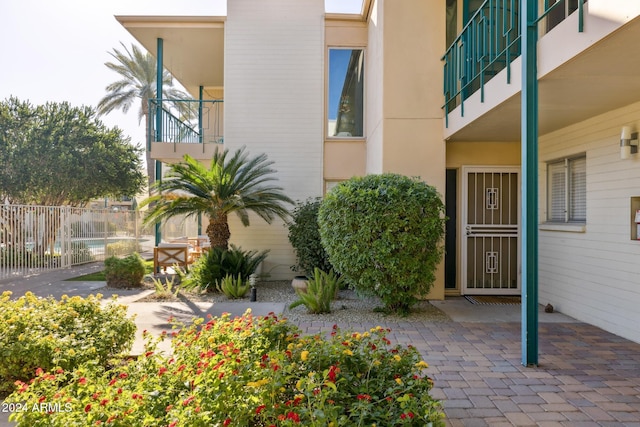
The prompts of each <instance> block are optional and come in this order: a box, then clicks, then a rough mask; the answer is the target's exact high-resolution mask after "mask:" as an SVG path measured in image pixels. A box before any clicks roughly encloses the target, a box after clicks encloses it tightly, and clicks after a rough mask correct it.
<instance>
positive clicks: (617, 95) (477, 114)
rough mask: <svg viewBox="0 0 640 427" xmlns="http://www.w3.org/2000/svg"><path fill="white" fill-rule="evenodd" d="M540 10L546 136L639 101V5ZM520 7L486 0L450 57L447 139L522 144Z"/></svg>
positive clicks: (595, 2)
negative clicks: (520, 142) (515, 142)
mask: <svg viewBox="0 0 640 427" xmlns="http://www.w3.org/2000/svg"><path fill="white" fill-rule="evenodd" d="M538 3H539V7H538V10H539V13H538V16H539V17H538V19H537V21H536V22H535V23H532V24H534V25H536V26H537V29H538V46H537V51H538V63H537V68H538V70H537V71H538V83H539V89H538V90H539V126H540V127H539V132H540V134H545V133H548V132H552V131H554V130H557V129H561V128H562V127H565V126H568V125H570V124H572V123H577V122H580V121H582V120H585V119H587V118H589V117H593V116H595V115H598V114H602V113H603V112H606V111H609V110H611V109H615V108H619V107H622V106H624V105H628V104H630V103H632V102H635V101H637V96H636V95H635V94H637V93H638V91H639V90H640V78H638V76H640V74H639V73H638V71H637V70H638V69H639V68H638V67H639V66H640V47H638V46H639V45H638V44H637V42H636V40H638V39H639V37H640V2H622V1H608V0H588V1H587V0H539V2H538ZM519 4H520V1H519V0H486V1H485V2H484V3H483V4H482V6H480V7H479V9H478V10H477V11H476V12H475V13H474V14H473V15H472V16H471V17H470V19H469V21H468V22H467V23H466V25H465V26H464V28H463V29H462V31H461V32H460V33H459V34H458V36H457V38H456V39H455V41H454V43H453V44H452V45H451V46H450V47H449V49H448V50H447V52H446V54H445V55H444V57H443V62H444V82H443V86H444V97H445V100H444V105H443V110H444V113H445V116H446V120H445V129H444V135H445V138H446V139H448V140H452V141H518V140H519V139H520V122H521V117H520V91H521V75H522V64H521V60H520V35H521V33H522V28H521V27H522V23H521V14H520V13H519Z"/></svg>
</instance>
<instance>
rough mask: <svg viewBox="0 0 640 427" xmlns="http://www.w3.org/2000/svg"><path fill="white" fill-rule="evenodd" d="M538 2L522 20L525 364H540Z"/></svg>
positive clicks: (525, 7)
mask: <svg viewBox="0 0 640 427" xmlns="http://www.w3.org/2000/svg"><path fill="white" fill-rule="evenodd" d="M537 8H538V2H537V1H534V0H521V3H520V11H521V14H520V15H521V17H522V21H521V24H522V28H523V30H522V39H521V43H522V125H521V126H522V142H521V146H522V148H521V153H522V154H521V155H522V232H521V234H522V238H521V249H522V250H521V253H522V364H523V365H524V366H530V365H537V364H538V67H537V65H536V62H537V52H536V48H537V41H538V27H537V23H536V20H537V13H538V10H537Z"/></svg>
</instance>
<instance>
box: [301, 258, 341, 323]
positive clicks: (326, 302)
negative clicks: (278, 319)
mask: <svg viewBox="0 0 640 427" xmlns="http://www.w3.org/2000/svg"><path fill="white" fill-rule="evenodd" d="M341 282H342V278H341V277H340V276H338V275H336V274H335V273H334V272H333V270H332V271H330V272H329V273H326V272H324V271H322V270H320V269H319V268H316V269H315V270H314V272H313V276H312V277H310V278H309V279H308V280H307V290H306V292H305V291H301V290H299V289H296V294H298V297H300V299H298V300H297V301H295V302H293V303H292V304H291V305H290V306H289V308H295V307H297V306H299V305H304V306H305V307H307V310H309V313H313V314H320V313H330V312H331V301H333V300H334V298H335V297H336V295H337V293H338V290H339V289H340V283H341Z"/></svg>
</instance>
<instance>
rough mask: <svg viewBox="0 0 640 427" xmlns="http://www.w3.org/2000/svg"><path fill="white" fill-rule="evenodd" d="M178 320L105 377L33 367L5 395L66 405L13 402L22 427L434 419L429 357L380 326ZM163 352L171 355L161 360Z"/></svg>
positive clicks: (416, 422) (438, 420)
mask: <svg viewBox="0 0 640 427" xmlns="http://www.w3.org/2000/svg"><path fill="white" fill-rule="evenodd" d="M196 323H197V324H194V325H191V326H188V327H182V326H180V325H176V327H178V332H175V333H174V334H173V335H174V338H173V340H172V348H173V354H172V355H171V356H165V355H164V354H163V353H158V352H157V351H156V348H155V343H154V342H153V340H152V339H150V338H149V337H148V336H147V337H148V342H147V348H146V351H145V353H144V354H143V355H141V357H140V358H138V359H136V360H131V361H129V362H128V363H126V364H123V365H122V366H118V367H117V369H114V370H113V371H110V372H107V373H106V375H104V374H101V373H100V372H96V371H92V370H89V369H83V368H80V369H77V370H76V371H74V372H69V371H64V372H54V373H46V372H42V373H40V374H39V375H38V376H37V378H35V380H34V382H33V383H32V384H26V383H19V384H18V386H19V389H18V390H17V391H16V392H15V393H13V394H12V395H11V396H10V397H9V398H8V399H7V402H9V403H12V402H16V403H17V402H20V403H22V402H24V404H25V405H27V407H29V408H30V407H32V405H33V404H37V403H39V402H42V401H45V402H53V401H56V397H55V396H58V398H57V399H58V400H57V401H59V400H60V396H64V398H65V399H66V400H64V402H65V404H68V405H69V406H68V407H69V408H70V410H69V411H57V412H53V413H50V414H47V413H45V412H39V411H18V412H15V413H13V414H12V415H11V419H12V420H13V421H17V422H18V423H19V424H20V425H44V423H46V424H47V425H50V426H70V425H105V424H106V425H118V426H141V425H148V426H178V425H179V426H209V425H215V426H271V425H273V426H292V425H304V426H318V427H319V426H328V425H334V426H344V425H367V426H370V425H379V426H424V425H427V424H428V423H433V425H434V426H441V425H443V422H442V418H443V414H442V410H441V407H440V404H439V402H437V401H435V400H433V398H432V397H431V396H430V395H429V391H430V390H431V388H432V387H433V382H432V381H431V379H429V378H428V377H427V376H425V375H424V369H425V368H426V366H427V365H426V363H425V362H424V361H422V360H421V358H420V355H419V353H418V351H417V350H416V349H415V348H413V347H408V348H405V347H402V346H392V345H391V344H390V342H389V340H388V339H387V338H386V334H387V332H388V331H387V330H384V329H382V328H380V327H377V328H373V329H371V330H369V331H366V332H363V333H351V332H342V331H340V330H339V329H338V328H336V327H334V330H333V331H332V333H331V336H330V337H328V338H326V339H323V338H321V337H320V336H319V335H316V336H309V337H304V336H301V335H300V331H299V329H298V328H296V327H295V326H292V325H291V324H289V323H288V322H286V321H284V320H281V319H278V318H276V317H275V316H267V317H264V318H261V317H259V318H254V317H252V316H251V315H250V314H248V313H247V314H245V315H244V316H242V317H236V318H234V319H230V317H229V316H228V315H225V316H223V317H222V318H213V319H211V320H209V321H208V322H206V323H204V321H202V319H200V321H198V322H196ZM169 357H170V358H169Z"/></svg>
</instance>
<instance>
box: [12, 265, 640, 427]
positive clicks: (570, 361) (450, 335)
mask: <svg viewBox="0 0 640 427" xmlns="http://www.w3.org/2000/svg"><path fill="white" fill-rule="evenodd" d="M99 267H100V266H98V267H93V266H86V267H82V268H78V269H73V270H64V271H59V272H55V273H50V274H47V275H46V276H45V275H42V276H38V277H31V278H26V279H20V280H15V281H13V282H7V281H4V282H0V292H1V291H3V290H13V291H14V293H15V295H16V296H17V295H20V294H22V293H24V292H26V291H27V290H31V291H33V292H34V293H36V294H37V295H42V296H45V295H48V293H50V294H53V295H55V296H59V295H61V294H62V293H67V294H68V295H83V296H86V295H88V294H89V293H96V292H97V291H99V290H100V289H99V288H100V287H101V286H104V284H100V283H95V282H94V283H92V282H65V281H64V279H66V278H70V277H74V276H78V275H80V274H84V273H83V272H84V271H89V270H91V269H92V268H93V269H95V268H99ZM136 292H137V293H136ZM136 292H132V291H127V292H119V295H120V296H119V301H120V302H122V303H125V304H127V305H128V306H129V310H130V312H132V313H137V314H138V317H137V319H136V323H137V324H138V327H139V329H140V330H142V329H148V330H151V331H160V330H163V329H164V328H166V327H167V324H166V319H167V318H168V316H169V315H174V316H175V315H179V316H185V319H186V318H191V317H192V316H193V315H195V314H197V315H201V314H206V313H211V314H213V315H218V314H219V313H222V312H223V311H226V312H230V313H232V314H234V315H235V314H242V313H243V312H244V310H245V309H246V308H247V307H249V306H251V308H252V310H253V312H254V313H255V314H258V315H259V314H266V313H268V312H269V311H273V312H276V313H279V312H282V310H283V309H284V304H268V303H232V304H219V303H218V304H186V303H136V302H134V301H135V300H136V299H139V298H140V297H141V294H140V292H139V291H136ZM105 297H107V295H105ZM433 304H434V305H435V306H437V307H438V308H440V309H441V310H443V311H445V312H446V313H447V314H448V315H449V316H450V317H451V318H452V321H451V322H443V323H421V322H396V323H387V324H384V323H383V324H380V326H383V327H388V328H390V329H391V330H392V332H391V333H390V335H389V338H390V339H391V340H392V341H395V342H398V343H402V344H405V345H409V344H410V345H413V346H415V347H416V348H417V349H418V350H419V351H420V352H421V353H422V354H423V356H424V358H425V360H426V361H427V362H428V363H429V365H430V368H429V372H430V376H431V377H432V378H433V380H434V381H435V387H434V389H433V390H432V395H433V396H434V397H436V398H438V399H442V400H443V402H444V407H445V412H446V414H447V424H448V425H449V426H491V427H495V426H498V427H499V426H635V427H640V344H637V343H633V342H630V341H628V340H625V339H622V338H620V337H618V336H615V335H613V334H610V333H608V332H605V331H603V330H601V329H598V328H596V327H594V326H591V325H587V324H585V323H581V322H578V321H576V320H574V319H572V318H570V317H568V316H564V315H562V314H561V313H551V314H550V313H544V312H543V311H542V310H541V311H540V319H539V322H540V326H539V337H540V345H539V350H540V360H539V361H540V363H539V366H538V367H524V366H522V365H521V362H520V360H521V357H520V354H521V348H520V346H521V344H520V337H521V330H520V307H519V306H517V305H504V306H502V305H501V306H497V305H494V306H491V305H487V306H483V305H473V304H471V303H469V302H468V301H467V300H466V299H464V298H448V299H446V300H445V301H434V302H433ZM299 326H300V327H301V328H302V330H303V331H304V332H306V333H328V332H329V331H330V330H331V328H332V326H333V322H325V321H317V322H304V323H300V324H299ZM339 326H340V327H342V328H343V329H353V330H358V331H362V330H368V329H369V328H371V327H374V326H377V324H375V325H374V324H367V323H347V324H340V325H339ZM136 345H139V341H138V342H137V343H136ZM134 351H135V350H134ZM7 418H8V414H6V413H0V427H5V426H9V425H10V424H8V423H7V422H6V420H7Z"/></svg>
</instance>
